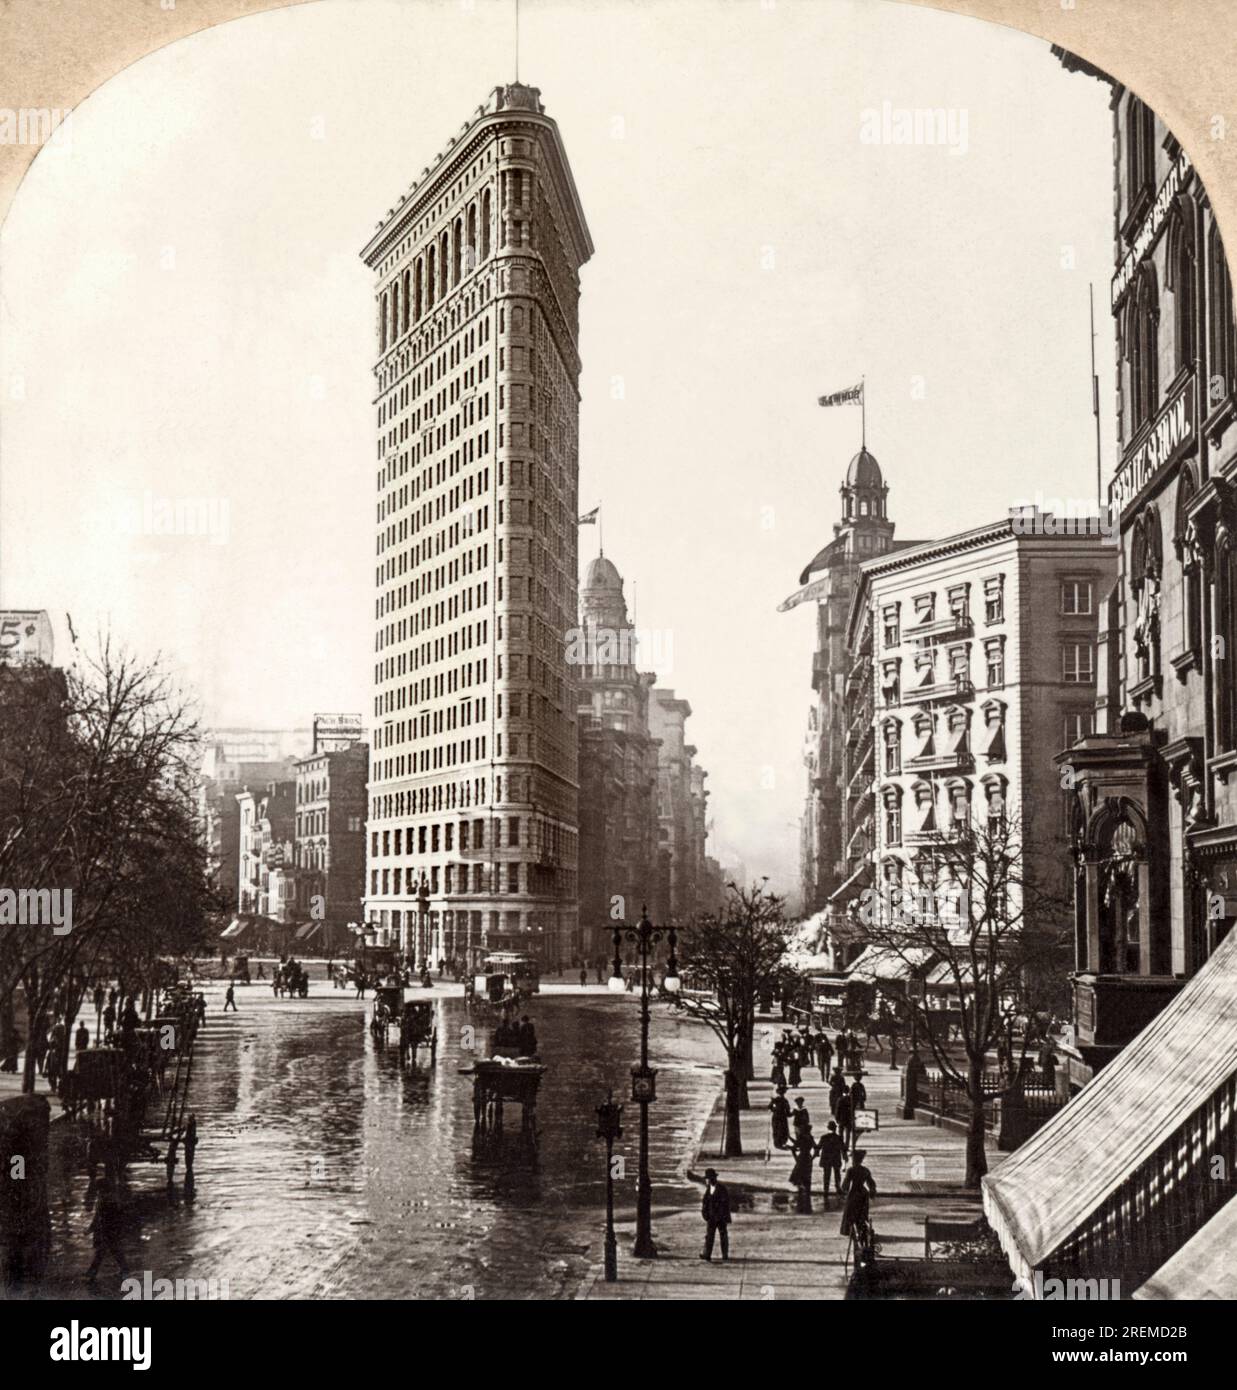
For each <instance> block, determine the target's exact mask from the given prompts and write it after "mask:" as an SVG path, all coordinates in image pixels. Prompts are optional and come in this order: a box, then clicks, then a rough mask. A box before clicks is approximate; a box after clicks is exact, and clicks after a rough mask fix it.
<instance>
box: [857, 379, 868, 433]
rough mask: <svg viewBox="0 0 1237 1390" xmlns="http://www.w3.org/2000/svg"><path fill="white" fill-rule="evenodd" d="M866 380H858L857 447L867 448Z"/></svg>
mask: <svg viewBox="0 0 1237 1390" xmlns="http://www.w3.org/2000/svg"><path fill="white" fill-rule="evenodd" d="M867 383H868V379H867V377H866V376H861V377H860V378H859V447H860V448H861V449H866V448H867V447H868V385H867Z"/></svg>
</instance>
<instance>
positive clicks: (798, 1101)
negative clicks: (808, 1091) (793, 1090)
mask: <svg viewBox="0 0 1237 1390" xmlns="http://www.w3.org/2000/svg"><path fill="white" fill-rule="evenodd" d="M790 1122H791V1124H792V1125H794V1127H795V1138H796V1139H802V1138H803V1135H804V1132H805V1131H810V1130H811V1128H812V1117H811V1115H809V1114H808V1110H807V1105H806V1103H805V1102H804V1099H803V1097H802V1096H796V1097H795V1108H794V1110H793V1111H791V1115H790Z"/></svg>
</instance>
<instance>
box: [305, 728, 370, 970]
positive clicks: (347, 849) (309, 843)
mask: <svg viewBox="0 0 1237 1390" xmlns="http://www.w3.org/2000/svg"><path fill="white" fill-rule="evenodd" d="M368 780H369V745H368V744H367V743H353V744H351V745H349V746H348V747H342V748H340V747H335V746H333V743H332V746H331V747H329V748H328V749H326V750H324V751H322V752H319V753H316V754H311V755H310V756H309V757H308V758H301V759H299V760H298V762H297V764H296V823H295V844H294V858H295V867H296V889H295V916H296V918H297V919H298V920H300V921H301V923H302V925H301V926H300V927H299V928H298V931H297V937H296V939H297V940H298V941H301V942H304V943H306V944H307V945H312V946H336V947H339V946H346V945H348V944H349V943H350V941H351V938H350V937H349V936H348V931H347V928H348V925H349V923H356V924H359V923H360V922H361V921H363V920H364V916H363V899H364V895H365V807H366V785H367V782H368Z"/></svg>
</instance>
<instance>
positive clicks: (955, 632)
mask: <svg viewBox="0 0 1237 1390" xmlns="http://www.w3.org/2000/svg"><path fill="white" fill-rule="evenodd" d="M973 628H974V624H973V623H972V622H971V619H970V615H969V614H968V615H965V616H959V615H958V614H956V613H951V614H950V615H949V617H947V618H938V619H937V620H936V621H935V622H931V623H915V624H914V625H913V626H911V627H908V628H904V629H903V632H902V636H903V638H904V640H906V641H908V642H935V641H939V640H940V639H941V638H946V639H948V638H950V637H969V636H970V634H971V632H972V630H973Z"/></svg>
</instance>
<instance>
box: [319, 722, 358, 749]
mask: <svg viewBox="0 0 1237 1390" xmlns="http://www.w3.org/2000/svg"><path fill="white" fill-rule="evenodd" d="M364 737H365V730H364V728H363V727H362V723H361V716H360V715H359V714H315V715H314V752H315V753H338V752H340V751H341V750H342V749H344V748H351V747H352V745H353V744H354V743H360V742H361V740H362V739H363V738H364Z"/></svg>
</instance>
